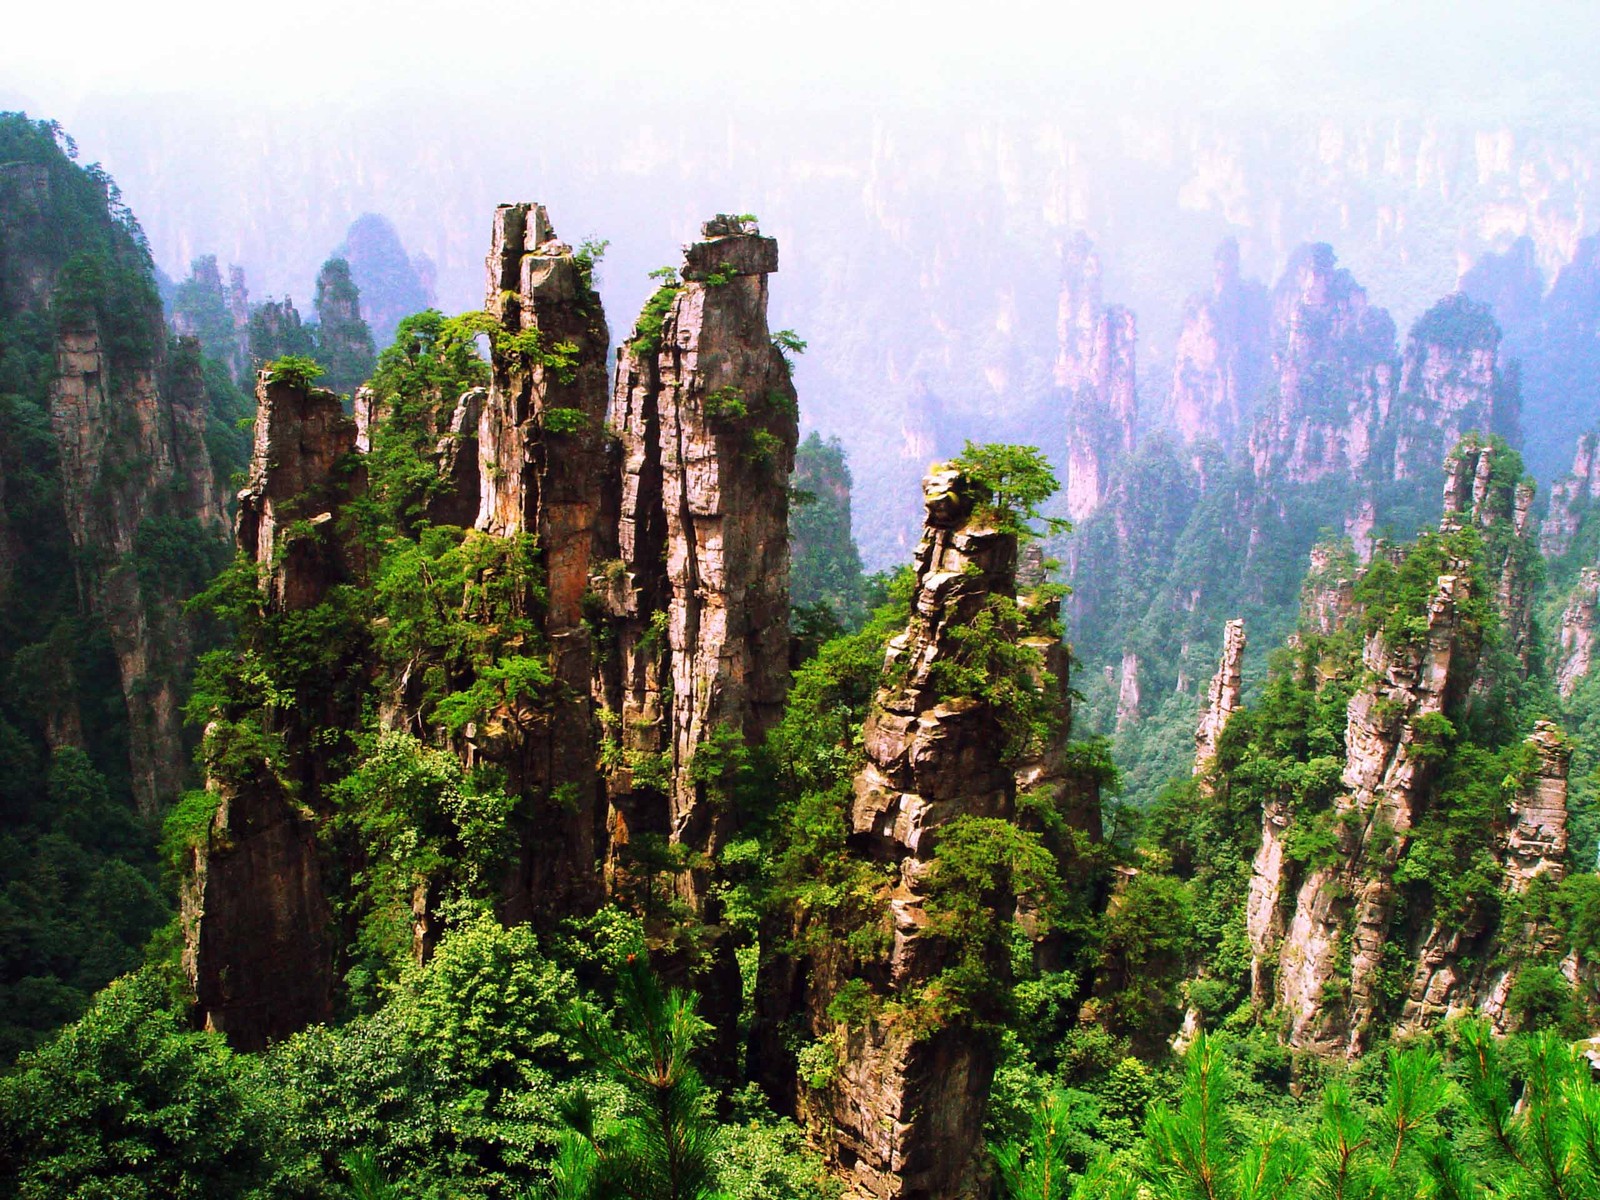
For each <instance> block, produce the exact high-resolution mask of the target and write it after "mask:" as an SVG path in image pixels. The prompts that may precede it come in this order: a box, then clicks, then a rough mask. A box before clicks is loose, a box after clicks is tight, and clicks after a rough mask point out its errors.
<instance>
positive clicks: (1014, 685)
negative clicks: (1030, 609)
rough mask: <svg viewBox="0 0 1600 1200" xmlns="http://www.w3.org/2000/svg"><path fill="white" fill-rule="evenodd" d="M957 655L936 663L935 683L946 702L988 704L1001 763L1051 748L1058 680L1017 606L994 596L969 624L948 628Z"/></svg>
mask: <svg viewBox="0 0 1600 1200" xmlns="http://www.w3.org/2000/svg"><path fill="white" fill-rule="evenodd" d="M946 632H947V634H948V636H949V638H950V641H951V644H952V646H953V649H954V653H952V654H949V655H946V656H943V657H941V658H939V659H938V660H937V661H935V662H934V663H933V666H932V669H931V670H930V671H929V672H928V679H929V682H930V683H931V684H932V685H933V687H935V688H937V689H938V692H939V694H940V695H941V696H943V697H945V698H946V699H951V700H954V699H971V700H978V701H981V702H982V703H984V704H986V705H987V706H988V707H989V709H990V711H991V712H992V713H993V714H994V717H995V720H996V721H997V722H998V724H999V726H1000V730H1001V736H1002V747H1001V761H1002V762H1006V763H1016V762H1018V761H1020V760H1022V759H1023V758H1025V757H1027V756H1028V755H1029V754H1031V753H1036V752H1037V751H1038V749H1039V748H1040V747H1041V746H1044V745H1047V744H1048V743H1049V741H1050V739H1051V737H1052V736H1053V734H1054V732H1055V728H1056V725H1057V724H1058V723H1059V720H1060V704H1059V697H1058V693H1057V691H1056V686H1055V683H1056V681H1055V677H1054V676H1052V675H1051V674H1050V673H1049V672H1048V671H1045V670H1044V657H1043V655H1042V654H1041V653H1040V651H1039V650H1038V648H1037V647H1035V646H1033V645H1031V644H1029V641H1028V640H1027V634H1028V633H1031V632H1032V630H1031V629H1029V628H1028V626H1027V623H1026V621H1025V619H1024V617H1023V614H1022V612H1021V610H1020V609H1019V608H1018V607H1017V602H1016V601H1015V600H1013V599H1011V598H1010V597H1009V596H1003V595H1000V594H998V593H995V594H991V595H989V596H987V597H986V598H985V599H984V602H983V604H982V606H981V607H980V608H978V610H977V611H976V612H974V613H973V614H972V616H971V617H970V618H969V619H967V620H966V621H963V622H959V623H955V624H952V625H950V626H949V627H948V629H947V631H946Z"/></svg>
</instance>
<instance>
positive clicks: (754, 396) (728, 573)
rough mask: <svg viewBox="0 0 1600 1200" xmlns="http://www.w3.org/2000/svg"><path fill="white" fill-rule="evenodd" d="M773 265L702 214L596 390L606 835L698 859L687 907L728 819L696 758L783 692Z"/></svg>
mask: <svg viewBox="0 0 1600 1200" xmlns="http://www.w3.org/2000/svg"><path fill="white" fill-rule="evenodd" d="M777 268H778V247H777V243H776V242H775V241H773V239H771V238H768V237H763V236H761V234H760V232H759V230H758V229H757V228H756V227H755V225H754V223H753V222H749V221H741V220H739V219H737V218H732V217H718V218H716V219H715V220H713V221H709V222H707V223H706V225H705V226H704V230H703V235H702V240H701V241H698V242H695V243H693V244H692V245H690V246H689V247H688V248H687V249H686V251H685V259H684V266H683V272H682V275H683V281H682V283H681V284H680V285H676V286H675V287H666V288H663V289H662V290H661V291H660V292H658V294H657V297H656V299H654V300H652V302H651V304H650V305H649V306H647V308H646V313H645V315H644V316H642V317H641V318H640V322H639V324H638V325H637V326H636V327H635V330H634V336H633V337H632V338H631V339H630V340H629V342H628V343H627V344H626V345H625V346H624V347H623V348H622V350H621V352H620V353H619V358H618V365H617V378H616V390H615V395H614V397H613V400H612V408H611V423H612V426H613V427H614V428H615V429H616V430H617V431H618V435H619V437H620V439H621V443H622V445H621V459H622V489H621V511H620V519H619V523H618V531H619V536H618V549H619V554H620V557H619V559H618V561H617V569H616V570H614V571H613V572H612V577H611V578H610V579H609V581H608V588H609V595H610V602H611V606H612V611H613V612H614V613H615V615H616V616H617V618H618V619H619V621H620V624H621V631H620V650H621V654H620V661H619V667H620V677H619V678H618V679H617V680H616V681H615V682H614V684H613V685H612V687H611V688H610V693H611V695H610V700H609V702H610V705H611V713H612V714H614V715H613V717H612V718H611V721H612V724H613V725H614V726H616V727H617V731H618V734H619V736H620V737H621V739H622V741H621V749H622V750H623V752H624V754H625V755H627V756H629V757H628V761H627V763H626V765H624V766H623V767H622V769H620V770H617V771H614V772H613V773H612V776H611V792H612V796H613V805H614V811H613V814H612V819H611V825H612V830H613V838H614V840H616V841H618V842H619V843H621V842H625V841H626V840H627V839H628V838H629V837H630V831H631V830H634V829H643V830H646V831H658V832H661V833H664V834H665V835H666V836H667V837H668V839H669V841H670V843H671V844H672V845H674V846H679V847H682V848H683V850H684V851H687V852H691V853H692V854H693V855H695V856H698V860H699V865H696V866H695V867H693V868H692V869H691V870H689V871H687V872H685V873H684V874H683V875H682V876H681V877H680V880H679V885H680V891H681V892H682V893H683V894H684V895H685V898H687V899H689V900H690V901H691V902H692V903H695V904H696V905H697V906H698V905H699V904H700V903H701V901H702V900H703V898H704V892H705V888H706V886H707V884H708V882H709V877H710V876H709V872H708V870H707V867H708V866H709V859H710V857H711V856H713V855H715V853H716V852H717V850H718V849H719V848H720V846H721V845H722V843H723V842H724V841H725V839H726V837H727V834H728V832H729V826H728V824H727V822H728V819H729V818H728V814H727V810H726V806H725V805H723V804H722V803H721V802H720V801H719V798H718V795H719V789H720V788H721V787H722V786H723V784H724V781H723V780H721V779H720V778H719V777H718V770H719V768H716V767H714V766H709V767H708V766H707V765H706V763H705V762H701V763H697V761H696V760H697V758H698V757H699V756H700V755H701V754H702V751H705V750H706V748H707V747H708V746H709V747H716V746H719V745H720V746H721V747H722V749H721V750H718V749H712V750H710V751H708V752H707V753H708V754H710V755H712V756H715V755H718V754H722V753H725V752H726V749H727V747H728V746H729V744H730V742H731V743H732V744H734V745H745V744H750V745H753V744H755V743H756V742H757V741H758V740H759V739H760V738H761V737H763V736H764V735H765V733H766V731H767V730H768V729H769V728H771V726H772V724H773V723H774V722H775V721H776V720H777V719H778V717H779V716H780V715H781V712H782V707H783V700H784V697H785V695H786V694H787V689H788V602H789V596H788V590H789V589H788V573H789V572H788V562H789V545H788V513H789V502H788V478H789V473H790V471H791V470H792V469H793V465H794V452H795V446H796V443H797V441H798V438H799V431H798V423H797V411H798V410H797V407H796V400H795V392H794V385H793V383H792V381H791V380H790V377H789V366H788V364H787V363H786V362H785V360H784V357H783V354H782V352H781V351H780V350H779V349H778V347H776V346H775V345H774V344H773V341H772V337H771V333H770V331H769V330H768V328H767V278H768V276H769V275H770V274H772V272H774V271H776V270H777ZM706 761H709V762H712V763H714V762H716V761H717V759H716V758H715V757H710V758H708V759H707V760H706ZM663 801H664V807H662V802H663Z"/></svg>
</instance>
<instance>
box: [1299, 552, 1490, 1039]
mask: <svg viewBox="0 0 1600 1200" xmlns="http://www.w3.org/2000/svg"><path fill="white" fill-rule="evenodd" d="M1468 596H1469V584H1468V575H1467V573H1466V564H1464V563H1463V564H1459V565H1458V569H1456V570H1454V571H1452V572H1450V573H1447V574H1443V575H1441V576H1439V579H1438V581H1437V583H1436V584H1435V587H1434V592H1433V596H1432V597H1431V599H1430V600H1429V603H1428V608H1427V617H1426V621H1427V628H1426V633H1425V634H1424V635H1423V637H1422V638H1421V639H1420V640H1419V642H1418V643H1417V644H1415V645H1400V646H1391V645H1389V644H1388V643H1387V642H1386V641H1385V639H1384V637H1383V634H1382V633H1381V632H1378V633H1373V634H1372V635H1370V636H1369V637H1368V638H1367V641H1366V645H1365V647H1364V649H1363V654H1362V662H1363V664H1364V665H1365V666H1366V667H1367V669H1368V670H1370V671H1371V672H1372V676H1373V678H1372V682H1371V683H1369V684H1367V685H1366V686H1365V687H1362V688H1361V689H1359V690H1358V691H1357V692H1356V693H1355V695H1354V696H1352V697H1351V700H1350V705H1349V714H1348V719H1347V722H1346V731H1345V742H1346V759H1345V767H1344V773H1343V776H1342V783H1343V786H1344V789H1345V790H1344V791H1343V792H1342V793H1341V794H1340V795H1339V796H1338V797H1337V798H1336V799H1335V802H1334V812H1335V821H1334V828H1335V829H1336V831H1337V834H1336V836H1337V839H1338V844H1337V855H1336V860H1335V863H1334V865H1332V866H1325V867H1319V868H1317V869H1315V870H1312V871H1311V872H1310V873H1309V874H1308V875H1307V877H1306V878H1305V880H1304V882H1303V883H1302V884H1301V885H1300V889H1299V893H1298V895H1297V897H1296V901H1295V909H1294V916H1293V918H1292V920H1291V921H1290V923H1289V926H1288V931H1287V933H1286V935H1285V937H1284V941H1283V948H1282V951H1281V953H1280V956H1279V967H1278V1000H1279V1003H1280V1004H1281V1005H1282V1007H1283V1008H1284V1009H1285V1010H1286V1012H1287V1015H1288V1019H1289V1022H1290V1029H1289V1040H1290V1043H1291V1044H1292V1045H1295V1046H1297V1047H1302V1048H1306V1049H1314V1050H1317V1051H1319V1052H1323V1053H1346V1054H1354V1053H1359V1052H1360V1051H1361V1050H1362V1049H1363V1048H1364V1045H1365V1039H1366V1037H1367V1036H1368V1033H1369V1028H1368V1027H1369V1023H1370V1021H1371V1019H1372V1017H1373V1015H1374V1011H1375V1006H1376V999H1377V994H1376V988H1377V971H1378V967H1379V965H1380V962H1381V958H1382V953H1383V947H1384V944H1385V942H1386V941H1387V938H1388V927H1389V920H1390V917H1391V916H1392V915H1393V910H1394V903H1395V887H1394V883H1393V873H1394V868H1395V866H1396V864H1397V863H1398V861H1399V858H1400V856H1401V855H1402V854H1403V853H1404V851H1405V848H1406V846H1407V843H1408V837H1409V831H1410V829H1411V827H1412V825H1413V824H1414V822H1415V820H1416V818H1417V816H1418V815H1419V813H1420V810H1421V806H1422V804H1423V803H1424V802H1425V799H1426V795H1427V792H1426V789H1427V786H1428V783H1429V782H1430V771H1429V765H1430V764H1429V759H1428V757H1427V756H1426V755H1425V754H1423V753H1420V752H1419V746H1418V739H1417V737H1416V734H1415V728H1416V722H1417V720H1418V719H1419V718H1421V717H1424V716H1428V715H1431V714H1437V713H1442V712H1443V711H1444V710H1445V708H1446V707H1447V706H1448V705H1449V704H1451V703H1452V702H1453V701H1454V700H1456V699H1459V698H1460V695H1461V689H1462V688H1463V687H1464V686H1465V685H1466V683H1467V682H1468V681H1469V680H1470V678H1471V673H1472V667H1473V659H1474V657H1475V647H1474V646H1473V645H1471V644H1470V642H1469V641H1464V640H1463V631H1462V627H1461V620H1460V611H1459V610H1460V606H1461V604H1462V603H1463V602H1464V601H1465V600H1466V599H1467V598H1468ZM1346 938H1348V939H1349V940H1348V954H1349V959H1348V965H1345V964H1344V963H1343V962H1341V959H1342V957H1343V953H1344V946H1345V944H1346V943H1345V939H1346ZM1335 994H1337V995H1339V996H1341V997H1342V999H1339V1000H1334V1001H1332V1002H1330V999H1331V997H1332V996H1333V995H1335Z"/></svg>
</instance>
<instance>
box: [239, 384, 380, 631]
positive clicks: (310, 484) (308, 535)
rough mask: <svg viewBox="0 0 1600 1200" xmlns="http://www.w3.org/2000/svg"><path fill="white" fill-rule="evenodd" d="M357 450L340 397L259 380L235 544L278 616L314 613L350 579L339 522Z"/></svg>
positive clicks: (322, 390)
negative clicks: (336, 529) (254, 570)
mask: <svg viewBox="0 0 1600 1200" xmlns="http://www.w3.org/2000/svg"><path fill="white" fill-rule="evenodd" d="M355 445H356V428H355V422H354V421H353V420H351V419H350V418H349V417H347V416H346V415H345V412H344V407H343V405H342V404H341V403H340V401H339V397H338V396H336V395H334V394H333V393H332V392H330V391H326V390H324V389H322V388H315V387H309V386H306V385H304V384H302V383H298V382H295V381H293V380H287V379H283V380H277V379H274V378H273V377H272V376H271V375H270V374H269V373H268V372H266V371H262V372H261V373H260V374H259V376H258V378H257V381H256V422H255V446H254V448H253V450H252V452H251V456H250V480H249V483H248V484H247V485H246V487H245V488H244V490H243V491H241V492H240V493H239V512H238V516H237V517H236V518H235V521H234V538H235V541H236V542H237V543H238V545H239V549H240V550H241V551H243V553H244V554H245V556H246V557H247V558H249V559H250V560H252V561H253V562H255V564H256V566H257V569H258V570H259V572H260V575H261V581H262V588H263V590H264V591H265V592H266V595H267V603H268V605H269V606H270V607H271V608H272V609H274V610H276V611H294V610H296V609H305V608H310V607H312V606H313V605H315V604H317V603H318V602H319V601H320V600H321V599H322V598H323V596H325V595H326V594H327V590H328V588H329V587H330V586H332V585H333V584H334V583H337V582H341V581H343V580H344V579H347V578H349V572H348V569H347V564H346V563H345V562H344V560H343V558H342V550H341V548H340V546H339V544H338V541H337V539H336V538H335V537H334V536H333V533H334V530H333V521H334V517H335V514H336V513H337V512H338V510H339V508H340V507H341V506H342V505H343V503H344V501H345V500H346V499H347V498H348V497H349V495H350V494H351V491H352V487H351V483H352V481H351V480H350V478H349V477H348V475H347V474H344V473H341V470H340V468H341V467H347V466H348V465H349V464H348V463H347V462H346V461H345V460H346V458H347V456H348V455H350V454H351V452H352V451H354V450H355Z"/></svg>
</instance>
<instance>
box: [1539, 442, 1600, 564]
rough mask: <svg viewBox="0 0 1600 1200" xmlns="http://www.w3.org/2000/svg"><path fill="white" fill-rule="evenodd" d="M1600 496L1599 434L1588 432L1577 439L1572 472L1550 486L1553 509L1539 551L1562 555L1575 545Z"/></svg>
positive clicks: (1542, 531) (1542, 530) (1550, 554)
mask: <svg viewBox="0 0 1600 1200" xmlns="http://www.w3.org/2000/svg"><path fill="white" fill-rule="evenodd" d="M1597 499H1600V435H1596V434H1593V433H1586V434H1584V435H1583V436H1582V437H1580V438H1579V439H1578V450H1577V453H1576V454H1575V455H1574V456H1573V460H1572V471H1571V473H1570V474H1567V475H1564V476H1562V477H1561V478H1560V479H1558V480H1556V482H1555V483H1554V485H1552V487H1551V489H1550V511H1549V513H1547V514H1546V516H1545V519H1544V523H1543V525H1541V526H1540V528H1539V551H1540V553H1542V554H1543V555H1544V556H1545V557H1546V558H1560V557H1561V556H1562V555H1564V554H1566V552H1567V551H1568V550H1570V549H1571V548H1572V542H1573V539H1574V538H1575V537H1577V536H1578V529H1579V527H1580V526H1581V525H1582V524H1583V518H1584V516H1585V515H1586V514H1587V513H1588V511H1589V509H1590V508H1591V507H1592V505H1593V503H1594V501H1595V500H1597Z"/></svg>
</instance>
